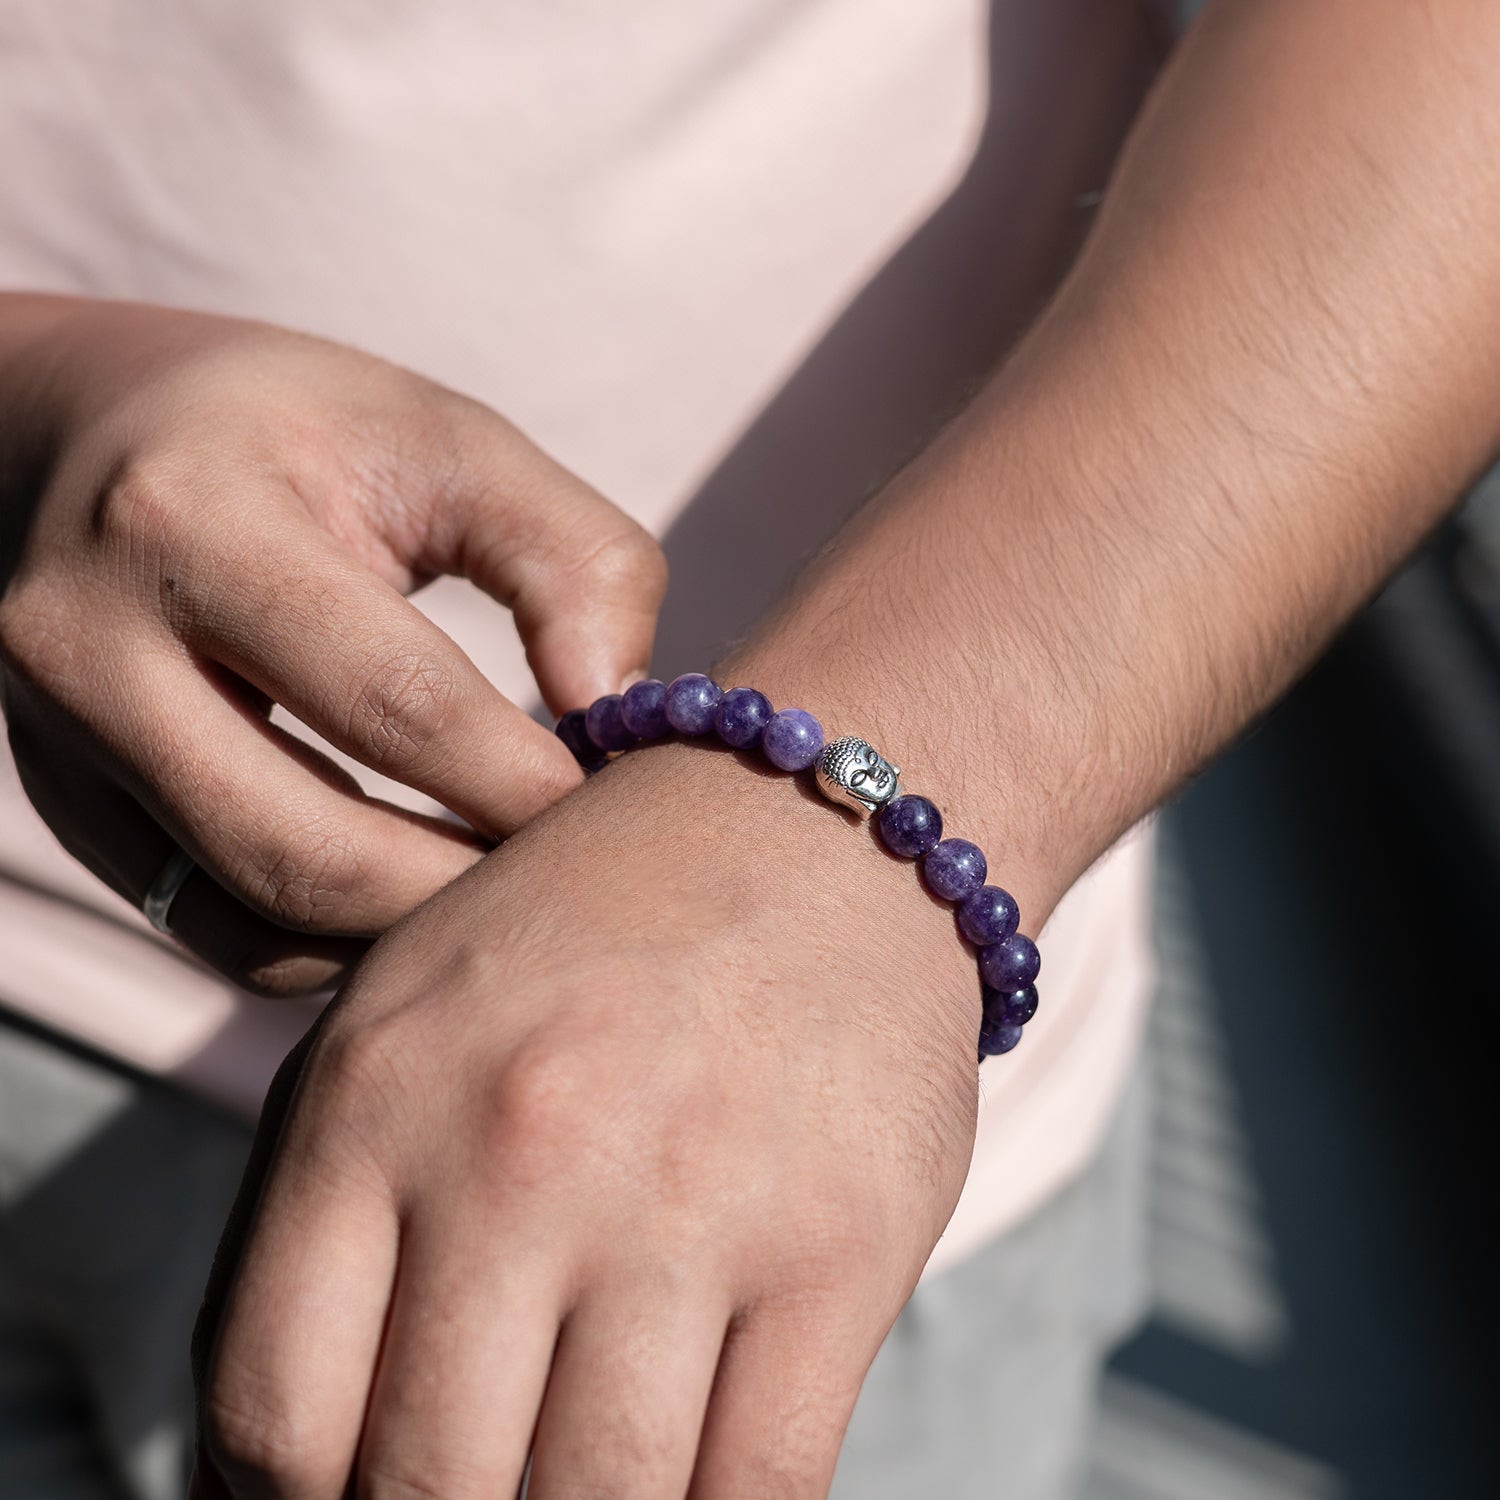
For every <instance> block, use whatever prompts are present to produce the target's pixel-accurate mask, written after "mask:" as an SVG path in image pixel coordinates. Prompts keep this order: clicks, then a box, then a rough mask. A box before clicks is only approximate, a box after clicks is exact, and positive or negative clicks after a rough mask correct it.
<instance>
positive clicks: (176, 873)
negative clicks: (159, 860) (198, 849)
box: [141, 849, 197, 937]
mask: <svg viewBox="0 0 1500 1500" xmlns="http://www.w3.org/2000/svg"><path fill="white" fill-rule="evenodd" d="M196 868H197V867H196V866H195V865H194V864H193V861H192V859H191V857H190V856H189V855H187V854H185V853H184V852H183V851H182V850H181V849H174V850H173V851H172V852H171V854H169V855H168V856H167V862H166V864H164V865H163V866H162V867H161V870H160V872H159V873H158V875H157V877H156V879H155V880H153V881H152V882H151V889H150V890H149V891H147V892H146V897H145V900H143V901H142V902H141V910H142V911H143V912H145V913H146V920H147V921H148V922H149V923H150V924H151V925H152V926H153V927H154V928H155V929H156V930H157V931H158V932H161V933H165V934H167V936H169V937H170V936H171V932H172V929H171V928H170V927H168V926H167V913H168V912H170V911H171V910H172V903H173V902H174V901H175V900H176V899H177V893H178V891H180V890H181V889H182V883H183V881H185V880H186V879H187V878H188V876H189V875H191V874H192V873H193V871H194V869H196Z"/></svg>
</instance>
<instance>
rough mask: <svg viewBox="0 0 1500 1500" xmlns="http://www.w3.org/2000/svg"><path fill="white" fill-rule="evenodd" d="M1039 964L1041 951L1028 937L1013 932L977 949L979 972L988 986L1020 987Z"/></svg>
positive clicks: (1005, 990)
mask: <svg viewBox="0 0 1500 1500" xmlns="http://www.w3.org/2000/svg"><path fill="white" fill-rule="evenodd" d="M1041 967H1042V955H1041V954H1040V953H1038V952H1037V951H1036V944H1035V943H1033V942H1032V941H1031V939H1030V938H1029V937H1022V936H1021V934H1020V933H1019V932H1017V933H1013V934H1012V935H1011V936H1010V937H1008V938H1006V939H1005V940H1004V942H1000V943H990V944H989V945H988V946H987V947H984V948H981V949H980V950H979V973H980V977H981V978H982V979H983V980H984V982H985V983H986V984H987V985H989V987H990V988H991V989H995V990H1000V991H1001V992H1002V993H1004V994H1011V993H1013V992H1014V991H1016V990H1024V989H1025V988H1026V986H1027V985H1028V984H1030V983H1031V981H1032V980H1033V979H1035V978H1036V976H1037V971H1038V970H1039V969H1040V968H1041Z"/></svg>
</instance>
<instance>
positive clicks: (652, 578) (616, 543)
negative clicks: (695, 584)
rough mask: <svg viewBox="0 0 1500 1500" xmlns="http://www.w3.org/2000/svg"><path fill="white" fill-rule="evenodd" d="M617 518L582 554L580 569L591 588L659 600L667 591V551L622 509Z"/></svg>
mask: <svg viewBox="0 0 1500 1500" xmlns="http://www.w3.org/2000/svg"><path fill="white" fill-rule="evenodd" d="M619 519H620V524H619V525H618V526H617V527H616V528H614V529H612V530H611V531H610V532H608V533H607V534H606V535H605V536H604V537H602V538H601V539H600V540H599V541H598V542H596V543H595V544H594V546H593V547H592V548H590V549H589V551H588V552H586V553H585V554H584V557H583V561H582V564H581V570H582V571H583V572H584V573H585V574H586V576H587V577H588V579H589V581H590V583H591V584H592V585H593V586H594V587H595V588H598V589H601V590H603V591H606V592H608V593H617V594H627V595H632V596H637V595H643V596H645V597H648V598H654V599H656V600H657V601H660V599H661V598H662V596H663V595H664V594H665V593H666V591H667V555H666V553H665V552H663V551H662V549H661V543H660V542H658V541H657V540H656V538H655V537H654V536H652V535H651V533H650V532H649V531H647V530H646V529H645V528H644V527H643V526H640V525H638V524H637V523H636V522H635V521H633V520H631V519H630V517H629V516H626V515H624V514H623V513H621V515H620V518H619Z"/></svg>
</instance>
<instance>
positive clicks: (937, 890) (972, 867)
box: [922, 839, 989, 901]
mask: <svg viewBox="0 0 1500 1500" xmlns="http://www.w3.org/2000/svg"><path fill="white" fill-rule="evenodd" d="M988 873H989V864H988V862H987V861H986V859H985V857H984V850H983V849H981V848H980V847H979V845H978V844H971V843H970V842H969V841H968V839H944V840H943V841H942V843H941V844H939V845H938V846H937V847H936V848H935V849H930V850H928V853H927V858H926V859H924V860H923V861H922V875H923V877H924V878H925V879H926V881H927V888H928V890H930V891H931V892H932V894H933V895H934V896H941V897H942V898H943V900H944V901H962V900H963V899H964V897H965V896H972V895H973V894H974V892H975V891H977V890H978V889H979V887H980V886H982V885H983V884H984V877H985V875H986V874H988Z"/></svg>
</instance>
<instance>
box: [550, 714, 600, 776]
mask: <svg viewBox="0 0 1500 1500" xmlns="http://www.w3.org/2000/svg"><path fill="white" fill-rule="evenodd" d="M586 717H587V716H586V715H585V714H584V711H583V710H582V709H581V708H570V709H569V710H568V711H567V713H565V714H564V715H563V716H562V718H560V719H559V720H558V721H557V728H556V729H555V730H554V731H553V733H554V734H556V735H557V737H558V739H560V740H561V741H562V742H563V744H565V745H566V746H567V747H568V749H569V750H571V751H572V752H573V759H574V760H576V761H577V762H578V764H579V765H580V766H582V767H583V769H584V770H585V771H597V770H598V769H599V767H600V766H602V765H603V764H604V752H603V751H602V750H601V749H600V748H599V747H598V746H597V745H596V744H595V743H594V742H593V740H591V739H590V738H589V731H588V725H587V723H586V722H585V720H586Z"/></svg>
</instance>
